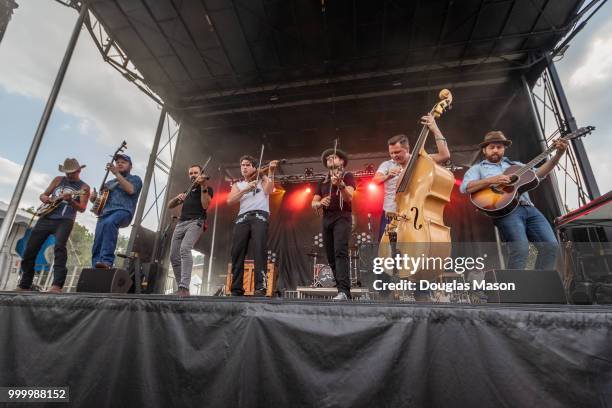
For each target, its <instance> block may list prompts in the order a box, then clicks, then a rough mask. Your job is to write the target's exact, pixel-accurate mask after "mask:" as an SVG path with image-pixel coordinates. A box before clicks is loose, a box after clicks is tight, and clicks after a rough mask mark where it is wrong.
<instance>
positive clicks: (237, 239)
mask: <svg viewBox="0 0 612 408" xmlns="http://www.w3.org/2000/svg"><path fill="white" fill-rule="evenodd" d="M251 241H252V242H253V257H254V258H255V273H254V275H255V290H261V289H265V284H264V280H265V277H266V273H267V269H268V268H267V263H268V262H267V261H268V254H267V252H266V250H267V249H266V248H267V244H268V214H267V213H266V212H264V211H249V212H248V213H245V214H242V215H239V216H238V219H237V220H236V225H235V226H234V239H233V243H232V295H235V296H241V295H243V294H244V258H245V257H246V254H247V251H248V249H249V242H251Z"/></svg>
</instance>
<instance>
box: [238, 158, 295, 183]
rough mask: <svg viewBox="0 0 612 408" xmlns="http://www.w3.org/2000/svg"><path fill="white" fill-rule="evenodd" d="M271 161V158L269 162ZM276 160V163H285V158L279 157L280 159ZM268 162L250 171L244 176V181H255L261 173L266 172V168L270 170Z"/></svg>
mask: <svg viewBox="0 0 612 408" xmlns="http://www.w3.org/2000/svg"><path fill="white" fill-rule="evenodd" d="M273 161H274V160H271V161H270V163H271V162H273ZM277 162H278V164H285V163H287V159H280V160H277ZM270 163H268V164H266V165H265V166H262V167H259V168H258V169H257V170H255V171H254V172H253V173H251V174H250V175H248V176H247V177H245V181H246V182H251V181H255V180H256V179H258V178H259V177H261V176H262V175H265V174H266V173H267V172H268V170H270Z"/></svg>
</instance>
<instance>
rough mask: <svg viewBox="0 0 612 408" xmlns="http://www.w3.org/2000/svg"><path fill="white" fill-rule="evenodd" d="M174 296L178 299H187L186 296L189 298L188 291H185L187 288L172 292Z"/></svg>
mask: <svg viewBox="0 0 612 408" xmlns="http://www.w3.org/2000/svg"><path fill="white" fill-rule="evenodd" d="M174 295H175V296H178V297H187V296H190V294H189V289H187V288H178V290H177V291H176V292H174Z"/></svg>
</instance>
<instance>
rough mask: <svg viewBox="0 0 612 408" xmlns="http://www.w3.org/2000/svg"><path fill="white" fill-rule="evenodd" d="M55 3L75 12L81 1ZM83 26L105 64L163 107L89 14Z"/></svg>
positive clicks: (65, 0)
mask: <svg viewBox="0 0 612 408" xmlns="http://www.w3.org/2000/svg"><path fill="white" fill-rule="evenodd" d="M55 1H56V2H58V3H60V4H62V5H64V6H66V7H70V8H73V9H75V10H80V9H81V4H82V1H75V0H55ZM84 26H85V28H86V29H87V31H88V32H89V35H90V36H91V38H92V39H93V41H94V44H95V46H96V48H98V51H100V54H101V55H102V59H104V61H105V62H107V63H108V64H109V65H110V66H111V67H113V68H114V69H116V70H117V71H118V72H119V73H120V74H121V75H122V76H123V77H124V78H125V79H127V80H128V81H129V82H131V83H133V84H134V85H135V86H136V87H137V88H138V89H140V90H141V91H142V92H144V93H145V95H147V96H148V97H150V98H151V99H153V100H154V101H155V102H156V103H158V104H159V105H162V106H163V105H164V102H163V101H162V99H161V97H159V96H158V95H157V94H156V93H155V92H154V91H153V90H152V89H151V88H150V87H149V86H148V85H147V82H146V81H145V79H144V78H143V77H142V75H141V74H140V72H138V69H136V66H135V65H134V64H133V63H132V60H131V59H130V58H129V57H128V55H127V53H126V52H125V51H123V49H121V47H120V46H119V44H117V42H116V41H115V39H113V38H112V36H111V35H110V34H108V33H107V31H106V30H105V29H104V26H103V25H102V23H100V21H99V20H98V19H97V18H96V16H95V15H94V14H93V13H92V12H91V10H90V11H89V12H88V15H87V17H86V18H85V22H84Z"/></svg>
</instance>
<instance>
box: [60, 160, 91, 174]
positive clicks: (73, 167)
mask: <svg viewBox="0 0 612 408" xmlns="http://www.w3.org/2000/svg"><path fill="white" fill-rule="evenodd" d="M84 167H87V166H86V165H85V164H84V165H82V166H81V165H80V164H79V162H78V160H77V159H74V158H72V159H66V160H64V164H60V165H58V166H57V168H58V170H59V172H60V173H66V174H72V173H76V172H77V171H80V170H81V169H82V168H84Z"/></svg>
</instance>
